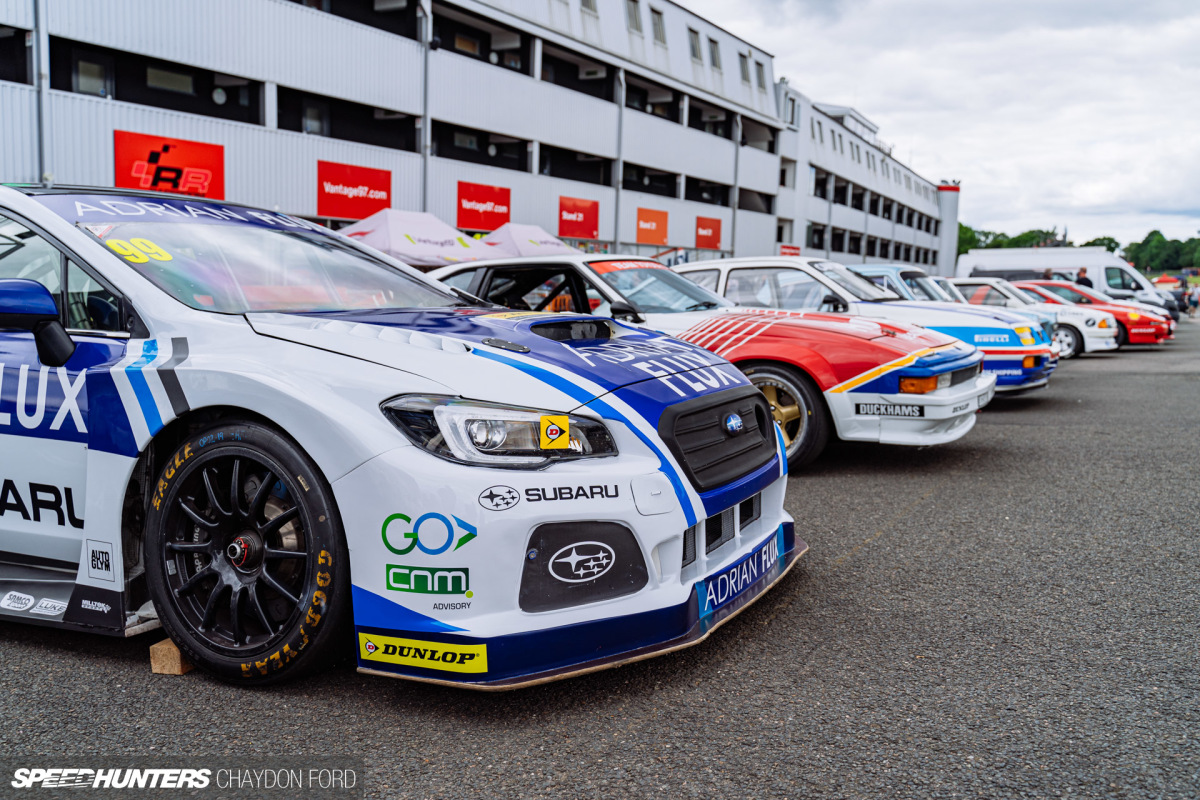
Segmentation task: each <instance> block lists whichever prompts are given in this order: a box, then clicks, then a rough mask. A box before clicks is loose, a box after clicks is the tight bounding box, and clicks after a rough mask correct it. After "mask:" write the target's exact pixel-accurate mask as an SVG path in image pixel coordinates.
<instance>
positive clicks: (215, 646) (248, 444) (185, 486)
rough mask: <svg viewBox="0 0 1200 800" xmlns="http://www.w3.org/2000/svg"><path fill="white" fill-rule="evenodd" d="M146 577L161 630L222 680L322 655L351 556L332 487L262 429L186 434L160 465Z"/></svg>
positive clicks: (294, 667)
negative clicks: (345, 541) (348, 555)
mask: <svg viewBox="0 0 1200 800" xmlns="http://www.w3.org/2000/svg"><path fill="white" fill-rule="evenodd" d="M146 551H147V552H146V573H147V579H148V584H149V588H150V593H151V597H152V599H153V600H154V604H155V607H156V609H157V610H158V614H159V619H160V620H161V621H162V624H163V627H164V628H165V629H166V631H167V633H168V634H169V635H170V636H171V638H172V639H173V640H174V641H175V643H176V644H177V645H178V646H179V648H180V650H181V651H183V652H184V653H185V654H186V655H187V657H188V658H189V659H191V660H192V661H193V662H194V663H196V664H197V666H200V667H202V668H204V669H206V670H208V671H210V672H213V673H214V674H216V675H218V676H219V677H222V678H225V679H227V680H235V681H238V682H248V683H270V682H274V681H276V680H278V679H280V678H291V677H295V676H297V675H299V674H302V673H303V672H307V671H308V670H309V669H310V668H312V667H313V666H316V665H317V664H318V663H320V662H323V661H324V660H326V658H327V656H329V655H330V648H331V647H332V645H333V643H334V641H335V640H336V639H337V631H336V629H337V628H340V627H342V624H341V623H342V620H344V619H345V618H346V616H347V614H348V612H349V608H350V597H349V594H350V592H349V562H348V559H347V556H346V547H345V543H344V541H343V536H342V532H341V527H340V523H339V520H338V515H337V512H336V508H335V506H334V503H333V495H332V491H331V490H330V489H329V487H328V484H327V483H326V482H325V479H324V477H323V476H322V475H321V474H320V472H319V471H318V470H317V468H316V467H315V465H313V464H312V462H311V461H310V460H309V459H308V457H307V456H306V455H305V454H304V453H303V452H302V451H301V450H300V449H299V448H298V447H297V446H296V445H295V444H294V443H292V442H291V441H289V440H288V439H286V438H284V437H282V436H280V435H279V434H278V433H276V432H274V431H272V430H270V429H269V428H266V427H265V426H262V425H259V424H256V423H248V422H235V423H227V424H222V425H219V426H217V427H214V428H210V429H208V430H206V431H202V432H200V433H198V434H196V435H194V436H192V437H191V438H190V439H189V440H188V441H187V442H186V443H185V444H184V445H183V446H182V447H180V448H179V449H178V450H177V451H176V452H175V453H174V455H173V456H171V458H170V459H168V461H167V463H166V466H165V467H164V469H163V472H162V474H161V475H160V479H159V481H158V484H157V488H156V490H155V493H154V496H153V498H152V500H151V508H150V514H149V515H148V518H147V537H146Z"/></svg>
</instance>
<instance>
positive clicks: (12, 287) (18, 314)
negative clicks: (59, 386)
mask: <svg viewBox="0 0 1200 800" xmlns="http://www.w3.org/2000/svg"><path fill="white" fill-rule="evenodd" d="M3 328H10V329H13V330H18V331H29V332H30V333H32V334H33V340H34V342H35V343H36V344H37V354H38V360H39V361H41V362H42V363H43V364H44V365H46V366H47V367H61V366H62V365H63V364H66V363H67V361H68V360H69V359H70V358H71V356H72V355H73V354H74V353H75V342H73V341H72V340H71V337H70V336H68V335H67V331H66V329H65V328H63V326H62V323H61V322H59V321H58V306H56V305H55V304H54V297H53V296H52V295H51V294H50V291H49V290H48V289H47V288H46V287H45V286H42V285H41V284H40V283H38V282H37V281H27V280H20V279H12V280H0V329H3Z"/></svg>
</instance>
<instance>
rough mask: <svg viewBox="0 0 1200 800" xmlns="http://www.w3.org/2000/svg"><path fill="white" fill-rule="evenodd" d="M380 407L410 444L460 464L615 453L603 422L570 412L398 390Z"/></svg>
mask: <svg viewBox="0 0 1200 800" xmlns="http://www.w3.org/2000/svg"><path fill="white" fill-rule="evenodd" d="M380 408H381V410H382V411H383V413H384V415H385V416H386V417H387V418H388V419H389V420H391V421H392V424H394V425H395V426H396V427H397V428H399V429H400V431H401V432H402V433H403V434H404V435H405V436H407V437H408V438H409V439H410V440H411V441H412V443H413V444H415V445H417V446H418V447H420V448H422V449H424V450H426V451H427V452H430V453H432V454H433V455H435V456H438V457H439V458H444V459H446V460H447V461H456V462H458V463H461V464H473V465H477V466H486V467H501V468H506V469H537V468H539V467H544V466H546V465H547V464H549V463H551V462H553V461H569V460H572V459H579V458H596V457H601V456H615V455H616V454H617V446H616V444H615V443H614V442H613V438H612V434H610V433H609V432H608V428H606V427H604V423H602V422H598V421H596V420H594V419H587V418H586V417H579V416H575V415H573V414H556V413H554V412H552V411H539V410H537V409H532V408H519V407H516V406H506V405H500V404H498V403H484V402H479V401H475V400H463V399H462V398H458V397H445V396H441V395H404V396H402V397H397V398H394V399H392V400H388V401H387V402H385V403H384V404H383V405H381V406H380Z"/></svg>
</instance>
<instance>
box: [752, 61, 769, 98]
mask: <svg viewBox="0 0 1200 800" xmlns="http://www.w3.org/2000/svg"><path fill="white" fill-rule="evenodd" d="M754 77H755V78H757V79H758V88H759V91H762V92H765V91H766V90H767V68H766V67H764V66H763V62H761V61H755V62H754Z"/></svg>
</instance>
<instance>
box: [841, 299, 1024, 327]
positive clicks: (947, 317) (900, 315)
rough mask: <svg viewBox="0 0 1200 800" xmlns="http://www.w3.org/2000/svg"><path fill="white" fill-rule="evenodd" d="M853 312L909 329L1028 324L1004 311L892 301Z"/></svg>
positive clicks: (860, 308) (864, 305)
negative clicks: (907, 326) (892, 321)
mask: <svg viewBox="0 0 1200 800" xmlns="http://www.w3.org/2000/svg"><path fill="white" fill-rule="evenodd" d="M856 310H857V311H858V313H860V314H862V315H863V316H867V317H872V318H875V319H889V320H896V321H898V322H907V323H909V324H910V325H924V326H925V327H927V328H938V327H942V326H948V325H949V326H957V327H966V326H973V327H985V328H1013V327H1015V326H1019V325H1028V324H1029V322H1030V320H1029V318H1028V317H1025V316H1018V315H1016V314H1013V313H1010V312H1008V311H1001V310H998V309H991V308H983V307H980V306H968V305H963V304H962V303H932V302H928V303H915V302H914V303H909V302H906V301H903V300H901V301H893V302H889V303H858V304H857V305H856Z"/></svg>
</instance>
